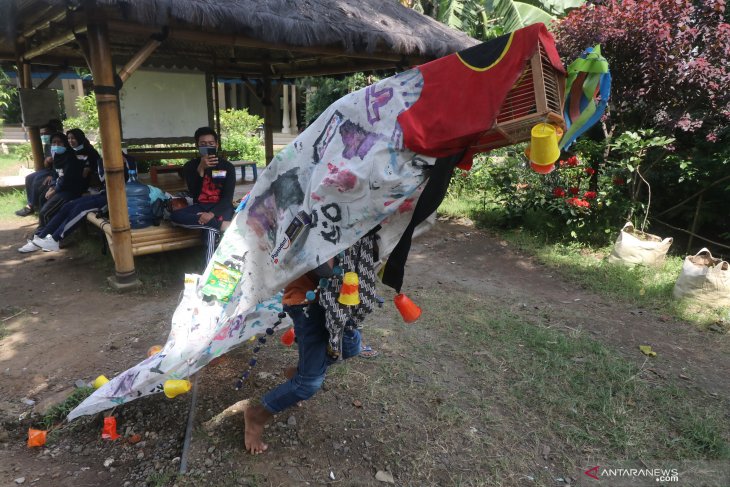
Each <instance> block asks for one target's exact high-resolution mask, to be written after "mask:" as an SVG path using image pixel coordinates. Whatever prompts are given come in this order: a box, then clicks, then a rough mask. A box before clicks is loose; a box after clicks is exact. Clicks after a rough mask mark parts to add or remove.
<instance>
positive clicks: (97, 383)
mask: <svg viewBox="0 0 730 487" xmlns="http://www.w3.org/2000/svg"><path fill="white" fill-rule="evenodd" d="M107 382H109V379H107V378H106V376H103V375H100V376H99V377H97V378H96V379H94V382H92V383H91V385H92V386H94V389H99V388H100V387H101V386H103V385H104V384H106V383H107Z"/></svg>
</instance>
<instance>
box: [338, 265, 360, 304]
mask: <svg viewBox="0 0 730 487" xmlns="http://www.w3.org/2000/svg"><path fill="white" fill-rule="evenodd" d="M359 284H360V279H359V278H358V277H357V272H346V273H345V277H344V278H343V279H342V287H341V288H340V296H339V297H338V298H337V301H338V302H339V303H340V304H344V305H345V306H357V305H358V304H360V288H359Z"/></svg>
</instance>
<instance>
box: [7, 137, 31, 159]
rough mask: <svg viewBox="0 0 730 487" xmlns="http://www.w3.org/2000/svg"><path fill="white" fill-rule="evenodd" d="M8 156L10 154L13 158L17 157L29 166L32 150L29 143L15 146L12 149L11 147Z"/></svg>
mask: <svg viewBox="0 0 730 487" xmlns="http://www.w3.org/2000/svg"><path fill="white" fill-rule="evenodd" d="M10 154H12V155H13V156H14V157H17V158H18V160H20V161H23V162H25V163H26V164H30V163H32V162H33V150H32V149H31V147H30V142H25V143H23V144H17V145H15V146H14V147H11V148H10Z"/></svg>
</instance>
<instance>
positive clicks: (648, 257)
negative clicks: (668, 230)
mask: <svg viewBox="0 0 730 487" xmlns="http://www.w3.org/2000/svg"><path fill="white" fill-rule="evenodd" d="M671 245H672V238H671V237H670V238H665V239H663V240H662V238H661V237H657V236H656V235H652V234H650V233H644V232H642V231H640V230H636V229H634V225H632V224H631V222H627V223H626V225H624V227H623V228H622V229H621V232H620V233H619V235H618V238H617V239H616V243H615V244H614V245H613V251H612V252H611V255H609V256H608V261H609V262H611V263H612V264H616V263H620V264H624V265H627V266H630V267H633V266H635V265H645V266H658V265H661V264H662V263H663V262H664V259H665V258H666V256H667V251H668V250H669V247H670V246H671Z"/></svg>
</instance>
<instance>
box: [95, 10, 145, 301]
mask: <svg viewBox="0 0 730 487" xmlns="http://www.w3.org/2000/svg"><path fill="white" fill-rule="evenodd" d="M88 36H89V51H90V52H89V54H90V61H91V66H89V67H90V68H91V72H92V75H93V77H94V92H95V93H96V107H97V109H98V111H99V136H100V137H101V144H102V149H103V158H104V173H105V176H106V189H107V202H108V203H109V220H110V222H111V229H112V252H113V253H114V270H115V276H114V278H110V283H111V284H112V285H113V286H115V287H117V288H126V287H129V286H136V285H137V284H139V281H138V280H137V275H136V271H135V269H134V257H132V234H131V232H130V227H129V214H128V212H127V193H126V192H125V181H124V160H123V159H122V137H121V125H120V123H119V116H120V112H119V100H118V98H117V88H116V87H115V84H114V69H113V66H112V56H111V50H110V48H109V32H108V30H107V27H106V24H101V23H96V22H95V21H92V22H90V23H89V26H88Z"/></svg>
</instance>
